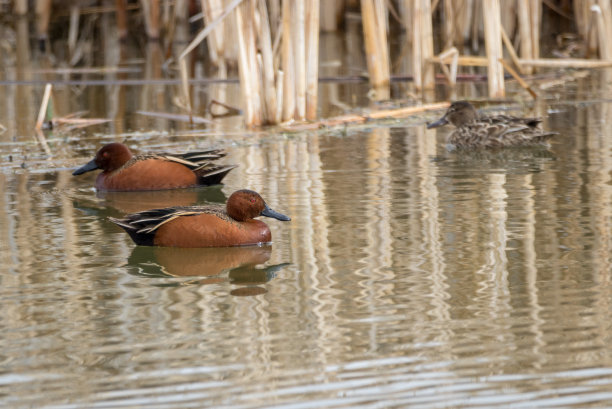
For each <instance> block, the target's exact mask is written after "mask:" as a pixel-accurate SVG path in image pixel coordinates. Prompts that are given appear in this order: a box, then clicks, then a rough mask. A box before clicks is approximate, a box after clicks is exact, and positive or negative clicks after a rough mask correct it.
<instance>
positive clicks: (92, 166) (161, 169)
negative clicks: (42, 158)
mask: <svg viewBox="0 0 612 409" xmlns="http://www.w3.org/2000/svg"><path fill="white" fill-rule="evenodd" d="M223 156H225V153H224V152H223V151H221V150H208V151H203V152H189V153H184V154H178V155H172V154H145V155H137V156H133V155H132V152H130V150H129V148H128V147H127V146H125V145H124V144H121V143H109V144H107V145H104V146H103V147H102V148H101V149H100V150H99V151H98V152H97V153H96V157H95V158H94V159H92V160H91V161H90V162H89V163H87V164H85V165H83V166H81V167H80V168H78V169H77V170H75V171H74V172H73V173H72V174H73V175H80V174H83V173H85V172H89V171H92V170H96V169H102V173H100V174H99V175H98V177H97V179H96V189H98V190H101V191H137V190H162V189H176V188H183V187H192V186H207V185H215V184H218V183H221V180H222V179H223V178H224V177H225V175H227V174H228V173H229V171H230V170H232V169H233V168H235V167H236V166H235V165H228V166H220V165H215V164H214V163H213V161H215V160H216V159H219V158H222V157H223Z"/></svg>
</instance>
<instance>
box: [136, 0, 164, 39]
mask: <svg viewBox="0 0 612 409" xmlns="http://www.w3.org/2000/svg"><path fill="white" fill-rule="evenodd" d="M140 6H141V7H142V12H143V14H144V19H145V29H146V32H147V37H149V38H150V39H158V38H159V17H160V11H159V0H141V1H140Z"/></svg>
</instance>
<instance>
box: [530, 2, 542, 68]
mask: <svg viewBox="0 0 612 409" xmlns="http://www.w3.org/2000/svg"><path fill="white" fill-rule="evenodd" d="M529 6H530V13H529V17H530V18H531V50H532V53H533V58H540V26H541V21H542V0H531V1H529Z"/></svg>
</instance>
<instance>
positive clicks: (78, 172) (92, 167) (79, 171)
mask: <svg viewBox="0 0 612 409" xmlns="http://www.w3.org/2000/svg"><path fill="white" fill-rule="evenodd" d="M96 169H98V165H96V160H95V159H92V160H90V161H89V162H87V163H86V164H84V165H83V166H81V167H80V168H78V169H77V170H75V171H74V172H72V174H73V175H74V176H76V175H81V174H83V173H85V172H90V171H92V170H96Z"/></svg>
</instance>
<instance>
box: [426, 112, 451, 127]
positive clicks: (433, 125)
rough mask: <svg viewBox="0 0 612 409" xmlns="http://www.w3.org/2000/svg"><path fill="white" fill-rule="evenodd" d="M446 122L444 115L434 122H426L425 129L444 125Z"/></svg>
mask: <svg viewBox="0 0 612 409" xmlns="http://www.w3.org/2000/svg"><path fill="white" fill-rule="evenodd" d="M447 123H448V121H447V120H446V115H444V116H443V117H442V118H440V119H438V120H437V121H436V122H432V123H430V124H427V129H431V128H437V127H439V126H442V125H446V124H447Z"/></svg>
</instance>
